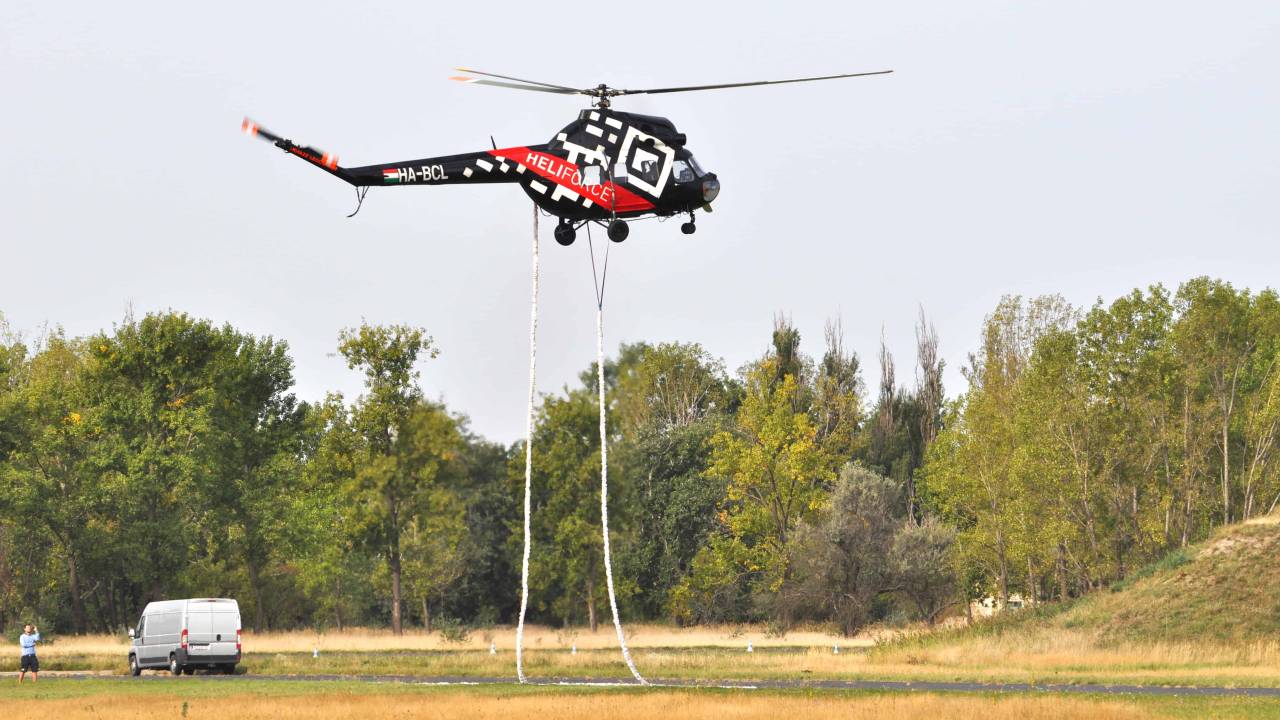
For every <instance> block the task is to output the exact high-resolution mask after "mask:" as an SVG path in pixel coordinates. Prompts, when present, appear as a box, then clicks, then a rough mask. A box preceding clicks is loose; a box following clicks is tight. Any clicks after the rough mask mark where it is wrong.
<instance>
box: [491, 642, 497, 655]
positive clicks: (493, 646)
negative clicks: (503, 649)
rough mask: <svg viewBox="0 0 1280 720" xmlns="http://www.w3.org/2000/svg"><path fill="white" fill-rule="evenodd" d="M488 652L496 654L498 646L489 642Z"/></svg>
mask: <svg viewBox="0 0 1280 720" xmlns="http://www.w3.org/2000/svg"><path fill="white" fill-rule="evenodd" d="M489 654H490V655H497V654H498V646H497V645H496V644H495V643H489Z"/></svg>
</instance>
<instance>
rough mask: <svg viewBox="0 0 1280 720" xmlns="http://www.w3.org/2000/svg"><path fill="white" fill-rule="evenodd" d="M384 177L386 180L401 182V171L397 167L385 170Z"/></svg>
mask: <svg viewBox="0 0 1280 720" xmlns="http://www.w3.org/2000/svg"><path fill="white" fill-rule="evenodd" d="M382 179H383V180H384V181H386V182H400V171H399V170H397V169H395V168H388V169H386V170H383V171H382Z"/></svg>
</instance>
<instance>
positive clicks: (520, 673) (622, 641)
mask: <svg viewBox="0 0 1280 720" xmlns="http://www.w3.org/2000/svg"><path fill="white" fill-rule="evenodd" d="M587 248H588V250H589V251H590V253H591V280H592V282H593V283H594V286H595V296H596V389H597V394H598V398H599V404H600V529H601V537H602V540H603V543H604V577H605V586H606V588H608V591H609V612H610V614H611V615H612V617H613V629H614V632H616V633H617V636H618V647H619V648H621V650H622V659H623V660H624V661H625V662H626V663H627V668H628V669H630V670H631V674H632V675H633V676H634V677H635V679H636V681H637V682H639V683H640V684H641V685H648V684H649V681H648V680H645V679H644V677H643V676H642V675H641V674H640V671H639V670H638V669H636V664H635V661H634V660H633V659H632V658H631V650H630V649H629V648H628V647H627V638H626V633H625V632H623V629H622V619H621V618H620V617H619V616H618V599H617V595H616V593H615V591H614V586H613V557H612V551H611V549H610V543H609V434H608V433H609V428H608V423H607V416H606V406H605V394H604V288H605V281H606V280H607V279H608V277H609V246H608V245H606V246H605V253H604V262H603V267H602V268H601V271H600V272H599V273H597V271H596V255H595V243H594V241H593V240H592V238H591V226H590V224H588V225H587ZM532 284H533V289H532V292H531V300H530V311H529V404H528V412H527V414H526V416H525V442H524V553H523V557H522V559H521V564H520V618H519V620H518V621H517V623H516V677H517V678H519V680H520V682H521V683H527V682H528V681H529V680H528V678H526V677H525V674H524V620H525V615H526V613H527V612H528V607H529V550H530V545H531V541H530V532H529V523H530V514H531V512H530V507H531V505H530V496H531V494H532V487H533V421H534V415H533V409H534V408H533V406H534V400H535V399H536V388H537V359H538V208H537V206H536V205H535V206H534V212H533V283H532Z"/></svg>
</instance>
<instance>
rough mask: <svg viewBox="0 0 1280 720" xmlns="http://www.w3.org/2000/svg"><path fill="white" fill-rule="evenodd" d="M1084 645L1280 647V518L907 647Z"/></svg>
mask: <svg viewBox="0 0 1280 720" xmlns="http://www.w3.org/2000/svg"><path fill="white" fill-rule="evenodd" d="M1002 636H1013V637H1020V638H1022V639H1024V640H1027V641H1032V640H1034V639H1036V638H1037V637H1039V638H1044V637H1045V636H1056V637H1063V636H1074V637H1076V638H1079V639H1084V638H1087V639H1088V640H1089V644H1091V645H1097V646H1111V645H1120V644H1133V643H1140V644H1149V643H1210V644H1215V645H1238V644H1241V643H1250V642H1255V641H1270V642H1274V641H1276V640H1280V517H1276V516H1268V517H1265V518H1260V519H1256V520H1251V521H1249V522H1247V523H1243V524H1237V525H1229V526H1227V527H1224V528H1220V529H1219V530H1218V531H1216V532H1215V533H1214V535H1213V537H1211V538H1210V539H1208V540H1206V541H1204V542H1202V543H1199V544H1197V545H1193V546H1190V547H1188V548H1185V549H1182V550H1178V551H1175V552H1173V553H1171V554H1170V555H1168V556H1167V557H1165V558H1164V559H1163V560H1161V561H1160V562H1158V563H1155V564H1153V565H1149V566H1147V567H1145V568H1143V569H1141V570H1139V571H1138V572H1136V573H1135V574H1134V575H1132V576H1131V577H1129V578H1128V579H1127V580H1125V581H1124V582H1123V583H1118V584H1116V585H1115V586H1113V587H1111V588H1109V589H1107V590H1103V591H1100V592H1096V593H1093V594H1091V595H1088V596H1086V597H1083V598H1080V599H1079V600H1076V601H1073V602H1070V603H1066V604H1061V603H1048V604H1046V605H1044V606H1042V607H1039V608H1034V609H1027V610H1021V611H1015V612H1010V613H1006V614H1004V615H1001V616H997V617H995V618H992V619H990V620H986V621H982V622H978V623H975V624H974V625H973V626H972V627H966V628H963V629H957V630H952V631H942V632H938V633H933V634H931V636H930V637H928V638H914V639H913V640H912V641H908V642H915V643H919V642H924V643H925V644H930V643H932V642H938V641H941V642H963V641H965V640H977V639H979V638H992V637H1002Z"/></svg>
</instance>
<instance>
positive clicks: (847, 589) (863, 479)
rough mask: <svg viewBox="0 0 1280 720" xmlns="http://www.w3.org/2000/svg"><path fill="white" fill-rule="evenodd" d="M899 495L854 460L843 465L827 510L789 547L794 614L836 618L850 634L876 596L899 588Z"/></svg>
mask: <svg viewBox="0 0 1280 720" xmlns="http://www.w3.org/2000/svg"><path fill="white" fill-rule="evenodd" d="M897 495H898V486H897V485H896V484H895V483H894V482H893V481H892V480H889V479H888V478H885V477H883V476H881V475H877V474H876V473H873V472H871V471H869V470H866V469H865V468H862V467H859V466H857V465H853V464H849V465H846V466H845V467H844V468H842V469H841V471H840V479H839V480H838V481H837V482H836V485H835V487H834V488H833V489H832V491H831V496H830V498H829V499H828V500H827V502H826V505H825V507H824V508H823V510H822V513H821V514H820V515H819V516H818V517H817V518H815V519H814V520H811V521H807V522H805V523H803V524H802V525H801V527H800V530H799V531H798V532H797V534H796V537H795V539H794V541H793V542H792V544H791V546H790V547H789V550H790V553H791V562H792V565H793V567H794V569H795V582H794V583H791V584H790V585H789V586H788V588H787V589H786V590H785V591H784V593H783V603H784V604H785V605H786V606H788V607H789V608H791V609H792V612H796V613H799V614H802V615H809V616H811V617H817V618H822V617H831V618H833V619H835V621H836V622H837V623H838V624H839V627H840V630H841V632H842V633H844V635H846V636H851V635H854V634H856V633H857V632H858V630H860V629H861V628H862V627H863V626H864V625H865V624H866V622H867V619H868V617H870V614H871V607H872V603H873V601H874V600H875V598H876V597H877V596H879V595H880V594H881V593H884V592H887V591H889V590H892V589H895V588H893V587H892V586H891V585H890V583H891V582H892V578H893V570H894V568H893V563H892V561H891V551H892V550H893V547H894V534H895V530H896V527H897V526H898V523H897V522H896V521H895V520H894V517H893V507H894V506H895V505H896V504H897V501H898V498H897ZM919 544H920V543H918V542H917V543H916V545H919ZM925 574H927V572H922V573H921V575H925Z"/></svg>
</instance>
